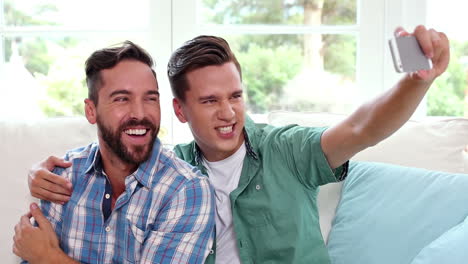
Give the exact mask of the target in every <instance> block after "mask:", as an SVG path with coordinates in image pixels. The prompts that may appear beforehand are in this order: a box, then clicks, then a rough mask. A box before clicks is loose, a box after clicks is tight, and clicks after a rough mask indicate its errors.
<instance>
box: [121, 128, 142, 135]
mask: <svg viewBox="0 0 468 264" xmlns="http://www.w3.org/2000/svg"><path fill="white" fill-rule="evenodd" d="M125 133H126V134H128V135H136V136H141V135H144V134H145V133H146V129H127V130H125Z"/></svg>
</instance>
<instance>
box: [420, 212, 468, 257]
mask: <svg viewBox="0 0 468 264" xmlns="http://www.w3.org/2000/svg"><path fill="white" fill-rule="evenodd" d="M467 219H468V218H465V221H464V222H463V223H461V224H459V225H457V226H455V227H453V228H452V229H450V230H449V231H447V232H446V233H445V234H443V235H442V236H441V237H439V238H438V239H436V240H435V241H434V242H432V243H431V244H429V245H428V246H427V247H425V248H423V250H421V252H420V253H419V254H418V255H417V256H416V258H415V259H414V260H413V262H411V264H440V263H450V264H466V263H468V250H467V248H468V220H467Z"/></svg>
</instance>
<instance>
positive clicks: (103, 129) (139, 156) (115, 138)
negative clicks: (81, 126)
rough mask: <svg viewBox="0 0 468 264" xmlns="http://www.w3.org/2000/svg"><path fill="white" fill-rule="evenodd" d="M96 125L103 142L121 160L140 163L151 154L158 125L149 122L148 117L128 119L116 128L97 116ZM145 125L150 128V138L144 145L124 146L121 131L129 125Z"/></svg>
mask: <svg viewBox="0 0 468 264" xmlns="http://www.w3.org/2000/svg"><path fill="white" fill-rule="evenodd" d="M96 123H97V127H98V129H99V131H100V133H101V137H102V139H103V140H104V142H105V143H106V144H107V146H109V148H110V150H111V151H112V152H113V153H114V154H115V155H116V156H117V157H118V158H119V159H121V160H122V161H124V162H126V163H129V164H140V163H142V162H144V161H146V160H148V158H149V157H150V155H151V152H152V150H153V145H154V141H155V139H156V136H157V135H158V132H159V126H158V125H156V124H153V123H151V122H150V121H149V120H148V119H146V118H143V119H142V120H136V119H130V120H128V121H126V122H125V123H123V124H121V125H120V126H119V127H118V128H117V129H116V130H112V128H110V127H108V126H107V125H106V124H105V123H104V122H103V121H102V119H100V118H99V116H97V120H96ZM135 126H145V127H147V128H149V129H150V130H149V131H148V132H147V133H151V140H150V141H149V143H148V144H146V145H137V146H133V147H131V146H125V145H124V143H123V140H122V133H124V132H123V131H125V130H126V129H128V128H129V127H135Z"/></svg>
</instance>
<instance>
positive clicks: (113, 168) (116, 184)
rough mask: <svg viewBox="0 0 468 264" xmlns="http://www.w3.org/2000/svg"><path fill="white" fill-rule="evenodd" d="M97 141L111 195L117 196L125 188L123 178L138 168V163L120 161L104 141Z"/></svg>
mask: <svg viewBox="0 0 468 264" xmlns="http://www.w3.org/2000/svg"><path fill="white" fill-rule="evenodd" d="M99 143H100V148H99V151H100V152H101V160H102V166H103V170H104V172H105V173H106V175H107V176H108V178H109V181H110V183H111V185H112V196H116V197H118V196H119V195H120V194H122V192H123V191H124V190H125V178H126V177H127V176H128V175H130V174H132V173H133V172H134V171H136V170H137V169H138V164H131V163H128V162H125V161H122V160H121V159H120V158H119V157H118V156H117V155H115V153H114V152H112V151H111V150H109V149H108V148H107V145H105V144H106V143H105V142H101V141H100V142H99ZM101 143H102V144H101Z"/></svg>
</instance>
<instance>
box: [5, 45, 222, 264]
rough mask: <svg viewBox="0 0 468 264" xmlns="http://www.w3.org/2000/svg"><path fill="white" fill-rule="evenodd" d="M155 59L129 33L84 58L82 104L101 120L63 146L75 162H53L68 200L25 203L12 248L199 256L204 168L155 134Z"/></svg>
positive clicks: (120, 256) (204, 240)
mask: <svg viewBox="0 0 468 264" xmlns="http://www.w3.org/2000/svg"><path fill="white" fill-rule="evenodd" d="M152 66H153V61H152V59H151V57H150V56H149V55H148V54H147V53H146V52H145V51H144V50H142V49H141V48H140V47H138V46H137V45H135V44H133V43H131V42H125V43H124V44H123V45H122V46H119V47H113V48H107V49H102V50H98V51H96V52H94V53H93V54H92V55H91V56H90V58H88V60H87V62H86V77H87V78H86V80H87V85H88V89H89V98H88V99H86V100H85V113H86V118H87V119H88V121H89V122H90V123H91V124H97V127H98V143H92V144H90V145H88V146H86V147H83V148H79V149H76V150H72V151H69V152H68V153H67V154H66V156H65V160H67V161H69V162H70V163H71V164H72V165H71V166H70V167H68V168H56V169H55V170H54V172H55V173H57V174H60V175H62V176H63V177H64V178H66V179H68V180H69V181H70V182H71V183H72V184H73V186H74V192H73V195H72V196H71V199H70V201H69V202H68V203H66V204H63V203H62V204H55V203H51V202H46V201H42V202H41V208H40V209H41V210H40V209H39V207H38V206H37V204H35V203H33V204H31V206H30V212H29V213H28V214H26V215H25V216H23V217H21V220H20V222H19V223H18V224H17V225H16V227H15V237H14V246H13V251H14V253H15V254H16V255H18V256H20V257H22V258H23V259H24V260H26V261H29V262H30V263H77V262H79V263H136V262H138V263H203V262H204V260H205V258H206V256H207V255H208V253H209V251H210V247H211V245H212V242H213V227H214V199H213V192H212V189H211V187H210V185H209V182H208V179H207V177H205V176H203V175H202V174H200V172H199V171H198V170H197V169H195V168H193V167H191V166H190V165H188V164H187V163H185V162H184V161H182V160H180V159H178V158H177V157H176V156H175V154H174V153H173V152H171V151H169V150H166V149H164V148H162V145H161V142H160V141H159V139H157V134H158V131H159V124H160V105H159V92H158V83H157V80H156V74H155V72H154V71H153V70H152V68H151V67H152ZM41 211H42V212H41ZM31 217H34V219H35V220H36V223H37V225H38V226H37V225H36V226H33V225H31V223H30V218H31ZM54 231H55V232H54Z"/></svg>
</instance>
